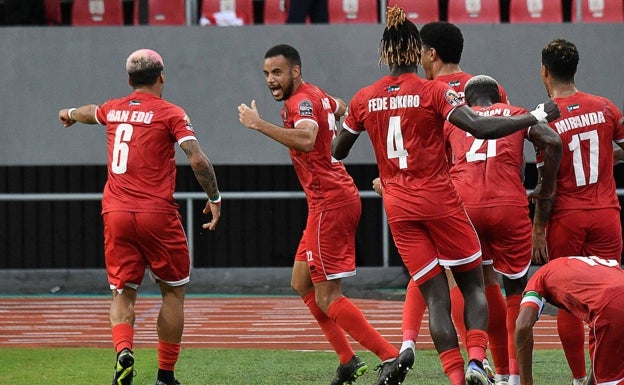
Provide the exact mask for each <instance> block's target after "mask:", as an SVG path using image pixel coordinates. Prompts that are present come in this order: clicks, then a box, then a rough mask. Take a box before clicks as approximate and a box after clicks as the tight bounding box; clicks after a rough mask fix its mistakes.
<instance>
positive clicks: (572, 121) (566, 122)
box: [555, 111, 606, 134]
mask: <svg viewBox="0 0 624 385" xmlns="http://www.w3.org/2000/svg"><path fill="white" fill-rule="evenodd" d="M605 122H606V120H605V117H604V114H603V112H602V111H597V112H588V113H587V114H582V115H577V116H570V117H569V118H565V119H561V120H560V121H558V122H555V129H556V130H557V133H558V134H563V133H564V132H566V131H570V130H574V129H575V128H582V127H587V126H591V125H593V124H600V123H605Z"/></svg>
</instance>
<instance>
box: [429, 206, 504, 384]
mask: <svg viewBox="0 0 624 385" xmlns="http://www.w3.org/2000/svg"><path fill="white" fill-rule="evenodd" d="M427 228H428V229H429V232H430V233H431V234H432V237H433V239H435V245H436V247H437V249H438V251H439V256H440V264H442V265H444V266H449V267H450V268H451V270H452V272H453V277H454V278H455V281H456V282H457V286H458V287H459V289H460V290H461V293H462V295H463V297H464V302H465V303H466V304H470V306H465V307H464V321H465V325H466V330H467V331H466V350H467V351H468V358H469V359H470V361H469V364H468V369H467V371H466V383H468V384H471V383H473V384H484V385H485V384H488V383H489V381H490V379H489V377H490V376H489V375H488V373H487V372H486V370H485V369H484V366H483V360H484V359H486V357H487V355H486V349H487V343H488V336H487V324H488V318H489V317H488V304H487V301H486V298H485V289H484V281H483V269H482V267H481V246H480V244H479V238H478V237H477V233H476V232H475V230H474V227H473V225H472V222H470V219H468V216H467V215H466V212H465V211H464V210H458V211H456V212H455V213H453V214H451V215H449V216H448V217H445V218H441V219H437V220H431V221H427ZM492 380H493V379H492Z"/></svg>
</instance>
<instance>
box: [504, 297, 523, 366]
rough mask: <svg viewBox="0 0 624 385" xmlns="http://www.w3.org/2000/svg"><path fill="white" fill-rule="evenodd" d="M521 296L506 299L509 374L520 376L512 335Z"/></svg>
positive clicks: (514, 330) (518, 312)
mask: <svg viewBox="0 0 624 385" xmlns="http://www.w3.org/2000/svg"><path fill="white" fill-rule="evenodd" d="M521 301H522V295H521V294H514V295H510V296H508V297H507V349H508V350H507V351H508V355H509V374H520V368H519V367H518V359H517V358H516V344H515V342H514V334H515V332H516V319H517V318H518V314H520V302H521Z"/></svg>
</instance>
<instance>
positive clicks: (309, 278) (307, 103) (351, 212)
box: [238, 44, 414, 385]
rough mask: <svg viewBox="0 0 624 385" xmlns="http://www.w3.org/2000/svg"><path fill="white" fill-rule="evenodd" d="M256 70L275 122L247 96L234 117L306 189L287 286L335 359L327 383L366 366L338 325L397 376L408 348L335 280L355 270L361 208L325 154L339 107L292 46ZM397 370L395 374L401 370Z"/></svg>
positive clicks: (347, 179)
mask: <svg viewBox="0 0 624 385" xmlns="http://www.w3.org/2000/svg"><path fill="white" fill-rule="evenodd" d="M263 71H264V76H265V80H266V83H267V86H268V88H269V90H270V91H271V95H273V98H274V99H275V100H276V101H283V102H284V107H283V109H282V114H281V115H282V120H283V123H284V126H283V127H280V126H277V125H274V124H272V123H270V122H268V121H266V120H264V119H262V118H261V117H260V116H259V114H258V110H257V108H256V102H255V100H254V101H252V102H251V106H247V105H246V104H244V103H243V104H241V105H240V106H239V107H238V112H239V120H240V122H241V123H242V124H243V125H244V126H245V127H247V128H249V129H252V130H255V131H258V132H260V133H262V134H264V135H266V136H268V137H269V138H271V139H273V140H275V141H277V142H279V143H281V144H283V145H284V146H286V147H288V148H289V152H290V157H291V160H292V163H293V166H294V168H295V172H296V173H297V177H298V178H299V182H300V183H301V185H302V187H303V190H304V191H305V194H306V199H307V204H308V219H307V223H306V227H305V229H304V231H303V236H302V237H301V240H300V243H299V247H298V249H297V252H296V254H295V262H294V265H293V270H292V281H291V285H292V287H293V289H294V290H295V291H296V292H297V293H298V294H299V295H300V296H301V298H302V299H303V301H304V303H305V304H306V305H307V306H308V308H309V309H310V312H311V313H312V315H313V316H314V318H315V319H316V321H317V322H318V324H319V326H320V327H321V329H322V330H323V332H324V334H325V336H326V337H327V340H328V341H329V342H330V344H331V345H332V347H333V348H334V350H335V351H336V353H337V354H338V358H339V361H340V365H339V366H338V369H337V372H336V377H335V379H334V380H333V382H332V384H333V385H338V384H344V383H350V382H352V381H354V380H355V379H356V378H358V377H359V376H361V375H362V374H364V373H365V372H366V371H367V370H368V366H367V365H366V364H365V363H364V362H363V361H362V360H361V359H360V358H359V357H358V356H357V355H355V354H354V352H353V349H352V348H351V346H350V344H349V341H348V340H347V337H346V335H345V333H344V332H345V331H346V332H347V333H349V335H350V336H351V337H353V338H354V339H355V340H356V341H358V342H359V343H360V344H361V345H362V346H364V347H366V348H367V349H369V350H370V351H372V352H373V353H375V354H376V355H377V356H378V357H379V358H380V359H381V360H382V362H384V363H388V365H390V363H392V367H393V368H394V370H393V371H392V372H391V373H390V375H392V376H393V380H395V381H397V382H389V384H392V383H397V384H398V383H399V382H400V381H402V380H403V378H404V376H405V373H406V372H407V370H409V368H410V367H411V366H412V364H413V358H414V357H413V355H411V356H406V355H404V356H402V357H399V358H398V359H397V357H398V355H399V351H398V349H397V348H395V347H394V346H392V345H391V344H390V343H389V342H388V341H386V340H385V339H384V338H383V337H382V336H381V334H380V333H379V332H378V331H377V330H375V329H374V328H373V327H372V326H371V325H370V324H369V323H368V321H367V320H366V318H365V317H364V314H363V313H362V311H361V310H360V309H359V308H358V307H357V306H355V305H354V304H353V303H352V302H351V301H350V300H349V299H348V298H347V297H345V296H344V295H343V294H342V292H341V280H342V278H347V277H351V276H354V275H355V274H356V266H355V232H356V229H357V225H358V221H359V218H360V214H361V210H362V208H361V201H360V196H359V192H358V190H357V187H356V186H355V183H354V182H353V179H352V178H351V176H350V175H349V174H348V173H347V171H346V169H345V167H344V165H343V164H342V162H338V161H336V160H335V159H332V156H331V153H330V143H331V140H332V137H334V136H335V133H336V119H339V118H340V117H341V116H342V115H343V114H344V113H345V109H346V104H345V102H344V101H343V100H342V99H339V98H336V97H332V96H330V95H328V94H327V93H325V92H324V91H323V90H321V89H320V88H319V87H317V86H315V85H313V84H311V83H307V82H305V81H304V80H303V75H302V70H301V57H300V55H299V52H298V51H297V50H296V49H295V48H293V47H291V46H289V45H285V44H280V45H276V46H274V47H272V48H270V49H269V50H268V51H267V52H266V54H265V56H264V65H263ZM401 376H402V377H401Z"/></svg>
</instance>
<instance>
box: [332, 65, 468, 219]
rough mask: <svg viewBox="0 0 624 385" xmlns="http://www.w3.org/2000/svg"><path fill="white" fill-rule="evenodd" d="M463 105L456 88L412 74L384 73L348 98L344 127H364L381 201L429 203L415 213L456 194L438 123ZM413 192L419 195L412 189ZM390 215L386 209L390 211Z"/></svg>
mask: <svg viewBox="0 0 624 385" xmlns="http://www.w3.org/2000/svg"><path fill="white" fill-rule="evenodd" d="M461 104H463V102H462V101H461V99H460V98H459V96H458V95H457V93H456V92H455V91H453V90H452V89H450V88H449V87H448V86H447V85H445V84H444V83H441V82H437V81H428V80H424V79H422V78H420V77H418V76H417V75H416V74H414V73H406V74H403V75H400V76H396V77H394V76H384V77H383V78H381V79H380V80H378V81H377V82H375V83H373V84H372V85H370V86H368V87H365V88H363V89H361V90H360V91H358V93H356V95H355V96H354V97H353V99H352V101H351V104H350V107H349V115H348V116H347V118H346V120H345V123H344V125H345V127H346V128H347V129H350V130H352V131H364V130H365V131H367V133H368V135H369V137H370V139H371V142H372V144H373V148H374V151H375V156H376V158H377V164H378V166H379V175H380V178H381V180H382V185H383V188H384V200H386V198H389V197H395V198H396V199H397V200H399V201H401V200H403V201H404V202H407V201H412V202H414V203H415V204H414V207H421V208H424V207H428V209H426V210H418V212H416V211H415V212H414V213H413V214H414V216H418V215H423V216H424V217H429V216H430V215H434V216H435V214H434V213H433V211H435V210H434V209H433V208H431V206H432V205H438V206H437V209H438V210H439V212H440V213H443V212H444V210H443V208H442V207H443V205H444V204H445V203H446V202H450V201H453V200H454V198H453V196H456V193H455V191H454V189H453V187H452V183H451V181H450V176H449V172H448V163H447V161H446V158H445V156H444V136H443V130H442V128H443V125H444V121H445V119H446V117H447V116H448V115H449V114H450V113H451V111H452V110H453V109H454V108H455V107H457V106H459V105H461ZM415 192H418V193H415ZM389 216H390V213H389Z"/></svg>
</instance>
